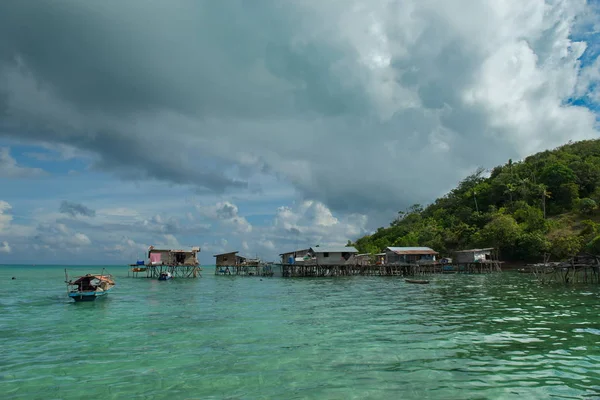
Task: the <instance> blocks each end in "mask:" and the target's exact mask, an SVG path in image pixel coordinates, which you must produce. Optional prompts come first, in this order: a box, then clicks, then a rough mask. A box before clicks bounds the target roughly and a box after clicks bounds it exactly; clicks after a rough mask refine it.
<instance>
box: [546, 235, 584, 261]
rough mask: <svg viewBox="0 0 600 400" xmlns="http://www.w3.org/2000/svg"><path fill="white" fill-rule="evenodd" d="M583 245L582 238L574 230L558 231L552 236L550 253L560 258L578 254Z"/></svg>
mask: <svg viewBox="0 0 600 400" xmlns="http://www.w3.org/2000/svg"><path fill="white" fill-rule="evenodd" d="M582 247H583V240H582V238H581V237H580V236H576V235H574V234H573V233H572V232H567V231H557V232H555V233H554V234H553V235H552V236H551V237H550V253H551V254H552V255H553V256H554V257H556V258H557V259H559V260H564V259H566V258H568V257H573V256H575V255H577V253H579V251H580V250H581V248H582Z"/></svg>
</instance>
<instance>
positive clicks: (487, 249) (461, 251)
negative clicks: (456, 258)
mask: <svg viewBox="0 0 600 400" xmlns="http://www.w3.org/2000/svg"><path fill="white" fill-rule="evenodd" d="M490 250H494V248H493V247H487V248H485V249H469V250H456V251H455V253H476V252H480V251H490Z"/></svg>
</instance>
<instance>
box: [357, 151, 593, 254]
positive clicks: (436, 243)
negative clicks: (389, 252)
mask: <svg viewBox="0 0 600 400" xmlns="http://www.w3.org/2000/svg"><path fill="white" fill-rule="evenodd" d="M486 176H487V174H484V171H483V170H478V171H477V172H476V173H475V174H473V175H471V176H469V177H467V178H466V179H464V180H463V181H462V182H460V184H459V185H458V187H456V188H455V189H454V190H452V191H451V192H450V193H448V194H447V195H446V196H444V197H441V198H439V199H437V200H436V201H435V202H434V203H433V204H431V205H429V206H427V207H425V208H423V207H422V206H421V205H418V204H415V205H414V206H412V207H410V208H409V209H407V210H405V211H401V212H399V213H398V217H397V218H396V219H395V220H394V221H392V223H391V224H390V226H389V227H388V228H379V229H378V230H377V232H376V233H374V234H373V235H370V236H365V237H363V238H360V239H359V240H357V241H356V243H354V245H355V246H356V248H357V249H358V250H359V251H360V252H364V253H376V252H379V251H381V250H382V249H384V248H385V247H387V246H428V247H431V248H433V249H435V250H436V251H438V252H440V255H450V254H451V252H452V250H457V249H467V248H473V247H495V248H498V249H500V256H501V258H502V259H503V260H506V261H518V260H522V261H539V260H541V259H542V258H543V255H544V253H547V252H548V253H550V254H551V255H552V259H553V260H558V259H563V258H566V257H568V256H570V255H573V254H575V253H577V252H579V251H589V252H591V253H594V254H600V224H599V223H598V221H600V212H599V211H598V206H597V205H598V204H599V203H600V140H589V141H583V142H577V143H569V144H567V145H564V146H562V147H559V148H557V149H555V150H552V151H544V152H542V153H538V154H535V155H532V156H530V157H527V158H526V159H525V160H523V161H520V162H512V161H511V160H509V161H508V163H507V164H505V165H502V166H499V167H496V168H494V169H493V170H492V171H491V173H490V174H489V177H486Z"/></svg>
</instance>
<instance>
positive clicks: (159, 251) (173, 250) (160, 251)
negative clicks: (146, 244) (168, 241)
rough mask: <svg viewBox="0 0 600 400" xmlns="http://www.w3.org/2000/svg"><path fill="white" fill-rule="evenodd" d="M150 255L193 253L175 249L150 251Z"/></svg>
mask: <svg viewBox="0 0 600 400" xmlns="http://www.w3.org/2000/svg"><path fill="white" fill-rule="evenodd" d="M149 252H150V253H153V252H154V253H156V252H158V253H193V251H191V250H175V249H150V250H149Z"/></svg>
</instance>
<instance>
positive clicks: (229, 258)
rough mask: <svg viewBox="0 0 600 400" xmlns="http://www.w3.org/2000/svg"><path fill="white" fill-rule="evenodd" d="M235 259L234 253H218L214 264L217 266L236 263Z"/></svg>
mask: <svg viewBox="0 0 600 400" xmlns="http://www.w3.org/2000/svg"><path fill="white" fill-rule="evenodd" d="M236 260H237V256H236V255H235V253H227V254H219V255H218V256H217V257H216V260H215V264H216V265H217V266H221V265H222V266H226V265H237V264H236Z"/></svg>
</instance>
